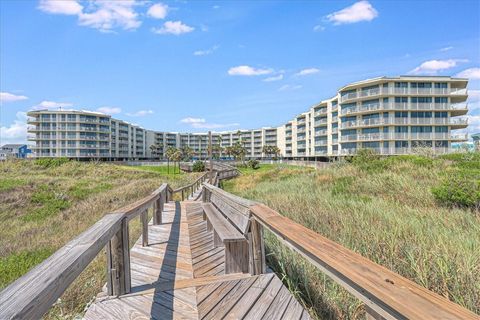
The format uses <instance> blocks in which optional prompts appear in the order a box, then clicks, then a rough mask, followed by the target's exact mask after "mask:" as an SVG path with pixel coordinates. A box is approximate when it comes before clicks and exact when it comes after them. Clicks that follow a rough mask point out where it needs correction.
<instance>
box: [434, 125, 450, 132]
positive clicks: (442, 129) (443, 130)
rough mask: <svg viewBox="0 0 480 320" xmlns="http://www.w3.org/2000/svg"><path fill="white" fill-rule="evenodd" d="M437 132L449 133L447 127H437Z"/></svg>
mask: <svg viewBox="0 0 480 320" xmlns="http://www.w3.org/2000/svg"><path fill="white" fill-rule="evenodd" d="M435 132H448V127H447V126H437V127H435Z"/></svg>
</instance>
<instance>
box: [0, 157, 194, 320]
mask: <svg viewBox="0 0 480 320" xmlns="http://www.w3.org/2000/svg"><path fill="white" fill-rule="evenodd" d="M158 168H159V167H124V166H117V165H112V164H108V163H93V162H92V163H87V162H76V161H65V160H64V159H61V160H59V161H47V160H43V161H6V162H1V163H0V221H1V228H0V257H1V258H0V290H1V289H2V288H4V287H5V286H7V285H8V284H9V283H11V282H12V281H14V280H15V279H17V278H18V277H20V276H22V275H23V274H25V273H26V272H27V271H28V270H30V269H31V268H32V267H34V266H35V265H36V264H38V263H40V262H41V261H42V260H44V259H45V258H47V257H48V256H49V255H50V254H51V253H53V252H54V251H56V250H58V249H59V248H61V247H62V246H63V245H65V244H66V243H67V242H68V241H70V240H72V239H73V238H75V236H77V235H78V234H80V233H81V232H83V231H85V230H86V229H88V228H89V227H90V226H92V225H93V224H94V223H95V222H97V221H98V220H99V219H100V218H101V217H102V216H103V215H104V214H106V213H108V212H111V211H114V210H116V209H119V208H121V207H123V206H125V205H127V204H130V203H132V202H134V201H136V200H138V199H140V198H142V197H144V196H146V195H148V194H150V193H151V192H152V191H153V190H155V189H156V188H158V187H159V186H160V185H161V184H162V183H164V182H167V183H169V184H171V185H172V187H173V188H177V187H180V186H183V185H186V184H189V183H191V182H193V181H194V180H195V179H196V178H197V177H198V176H199V174H198V173H195V174H173V170H172V171H170V174H167V173H166V170H165V171H163V169H160V170H158ZM162 168H163V167H162ZM165 169H166V168H165ZM140 232H141V228H140V224H139V222H138V219H134V220H132V221H131V223H130V240H131V243H132V244H133V242H134V241H136V240H137V239H138V237H139V235H140ZM105 263H106V261H105V255H104V254H99V255H98V256H97V258H95V259H94V261H93V262H92V263H91V264H90V265H89V266H88V268H87V269H86V270H85V271H84V272H82V274H81V275H80V276H79V277H78V278H77V280H75V282H74V283H73V284H72V285H71V286H70V287H69V289H68V290H67V291H66V292H65V293H64V294H63V296H62V297H61V302H60V303H57V304H55V306H54V307H53V308H52V309H51V311H50V312H49V313H48V314H47V315H46V316H45V318H46V319H58V318H74V317H75V316H77V317H79V316H80V317H81V315H82V313H83V310H84V307H85V305H86V304H87V303H88V302H89V301H91V300H92V298H93V297H95V295H96V294H97V293H99V292H101V290H102V286H103V285H104V284H105V281H106V279H105Z"/></svg>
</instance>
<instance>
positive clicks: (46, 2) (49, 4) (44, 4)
mask: <svg viewBox="0 0 480 320" xmlns="http://www.w3.org/2000/svg"><path fill="white" fill-rule="evenodd" d="M38 8H39V9H40V10H42V11H43V12H46V13H51V14H65V15H79V14H81V13H82V10H83V6H82V5H81V4H80V3H79V2H78V1H76V0H40V3H39V4H38Z"/></svg>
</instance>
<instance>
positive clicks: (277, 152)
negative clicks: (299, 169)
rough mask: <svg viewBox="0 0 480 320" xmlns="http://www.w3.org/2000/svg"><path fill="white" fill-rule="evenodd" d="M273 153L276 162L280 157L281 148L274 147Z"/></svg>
mask: <svg viewBox="0 0 480 320" xmlns="http://www.w3.org/2000/svg"><path fill="white" fill-rule="evenodd" d="M271 152H272V154H273V157H274V160H277V159H278V156H279V155H280V148H279V147H277V146H272V150H271Z"/></svg>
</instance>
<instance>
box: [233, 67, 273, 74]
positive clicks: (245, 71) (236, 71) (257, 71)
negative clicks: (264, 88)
mask: <svg viewBox="0 0 480 320" xmlns="http://www.w3.org/2000/svg"><path fill="white" fill-rule="evenodd" d="M272 72H273V69H260V68H258V69H257V68H254V67H250V66H237V67H232V68H230V69H228V74H229V75H231V76H262V75H266V74H271V73H272Z"/></svg>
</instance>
